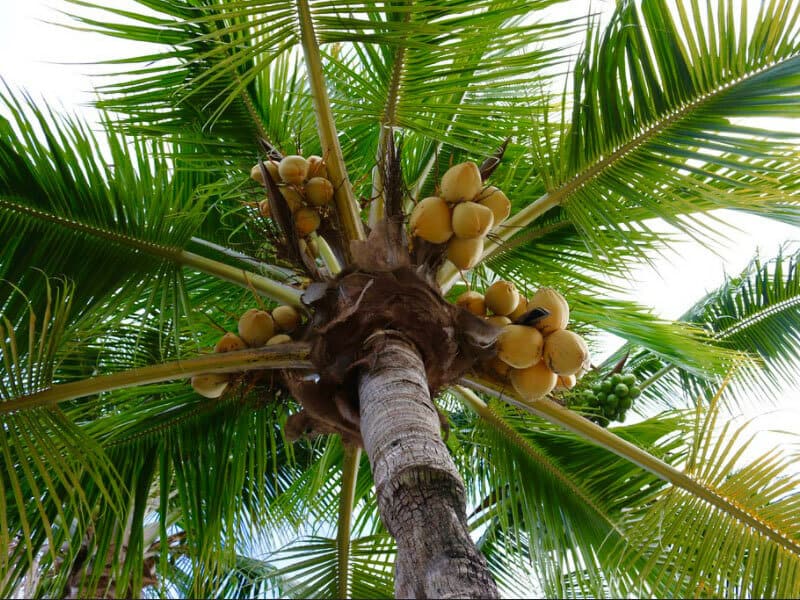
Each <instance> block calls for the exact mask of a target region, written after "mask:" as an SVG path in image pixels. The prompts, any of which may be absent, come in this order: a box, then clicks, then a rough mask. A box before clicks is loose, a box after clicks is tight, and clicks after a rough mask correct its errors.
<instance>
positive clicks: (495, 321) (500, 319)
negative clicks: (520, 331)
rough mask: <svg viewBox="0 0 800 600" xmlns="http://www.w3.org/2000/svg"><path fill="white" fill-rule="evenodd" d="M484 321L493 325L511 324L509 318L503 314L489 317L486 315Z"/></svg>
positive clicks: (503, 325)
mask: <svg viewBox="0 0 800 600" xmlns="http://www.w3.org/2000/svg"><path fill="white" fill-rule="evenodd" d="M486 321H487V322H488V323H491V324H492V325H494V326H495V327H505V326H506V325H511V319H509V318H508V317H506V316H503V315H492V316H491V317H486Z"/></svg>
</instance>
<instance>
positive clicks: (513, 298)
mask: <svg viewBox="0 0 800 600" xmlns="http://www.w3.org/2000/svg"><path fill="white" fill-rule="evenodd" d="M518 304H519V292H518V291H517V288H516V286H514V284H513V283H511V282H510V281H505V280H503V279H501V280H500V281H495V282H494V283H493V284H492V285H490V286H489V289H487V290H486V307H487V308H488V309H489V310H491V311H492V312H493V313H494V314H496V315H506V316H507V315H510V314H511V313H512V312H514V309H515V308H517V305H518Z"/></svg>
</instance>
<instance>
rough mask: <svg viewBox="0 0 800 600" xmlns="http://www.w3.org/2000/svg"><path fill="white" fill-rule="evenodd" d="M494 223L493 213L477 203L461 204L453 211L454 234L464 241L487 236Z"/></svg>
mask: <svg viewBox="0 0 800 600" xmlns="http://www.w3.org/2000/svg"><path fill="white" fill-rule="evenodd" d="M493 222H494V216H493V215H492V211H491V210H489V209H488V208H487V207H485V206H481V205H480V204H478V203H476V202H461V203H460V204H456V206H455V208H454V209H453V233H455V234H456V236H457V237H460V238H462V239H472V238H476V237H480V236H483V235H486V233H487V232H488V231H489V230H490V229H491V228H492V223H493Z"/></svg>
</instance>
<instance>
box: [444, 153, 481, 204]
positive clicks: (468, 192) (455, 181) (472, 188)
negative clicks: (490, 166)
mask: <svg viewBox="0 0 800 600" xmlns="http://www.w3.org/2000/svg"><path fill="white" fill-rule="evenodd" d="M439 187H440V189H441V194H442V197H443V198H444V199H445V200H447V201H448V202H464V201H466V200H472V199H473V198H474V197H475V196H477V195H478V194H479V193H480V191H481V188H482V187H483V182H482V181H481V172H480V170H479V169H478V165H476V164H475V163H474V162H464V163H461V164H458V165H454V166H452V167H450V168H449V169H447V171H445V173H444V175H442V181H441V183H440V184H439Z"/></svg>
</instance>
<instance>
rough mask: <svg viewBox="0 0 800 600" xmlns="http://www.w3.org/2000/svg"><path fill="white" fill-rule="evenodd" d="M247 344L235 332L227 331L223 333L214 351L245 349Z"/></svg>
mask: <svg viewBox="0 0 800 600" xmlns="http://www.w3.org/2000/svg"><path fill="white" fill-rule="evenodd" d="M245 348H247V344H245V343H244V340H242V338H240V337H239V336H238V335H236V334H235V333H230V332H228V333H226V334H225V335H223V336H222V337H221V338H220V339H219V341H218V342H217V345H216V346H214V352H232V351H234V350H244V349H245Z"/></svg>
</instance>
